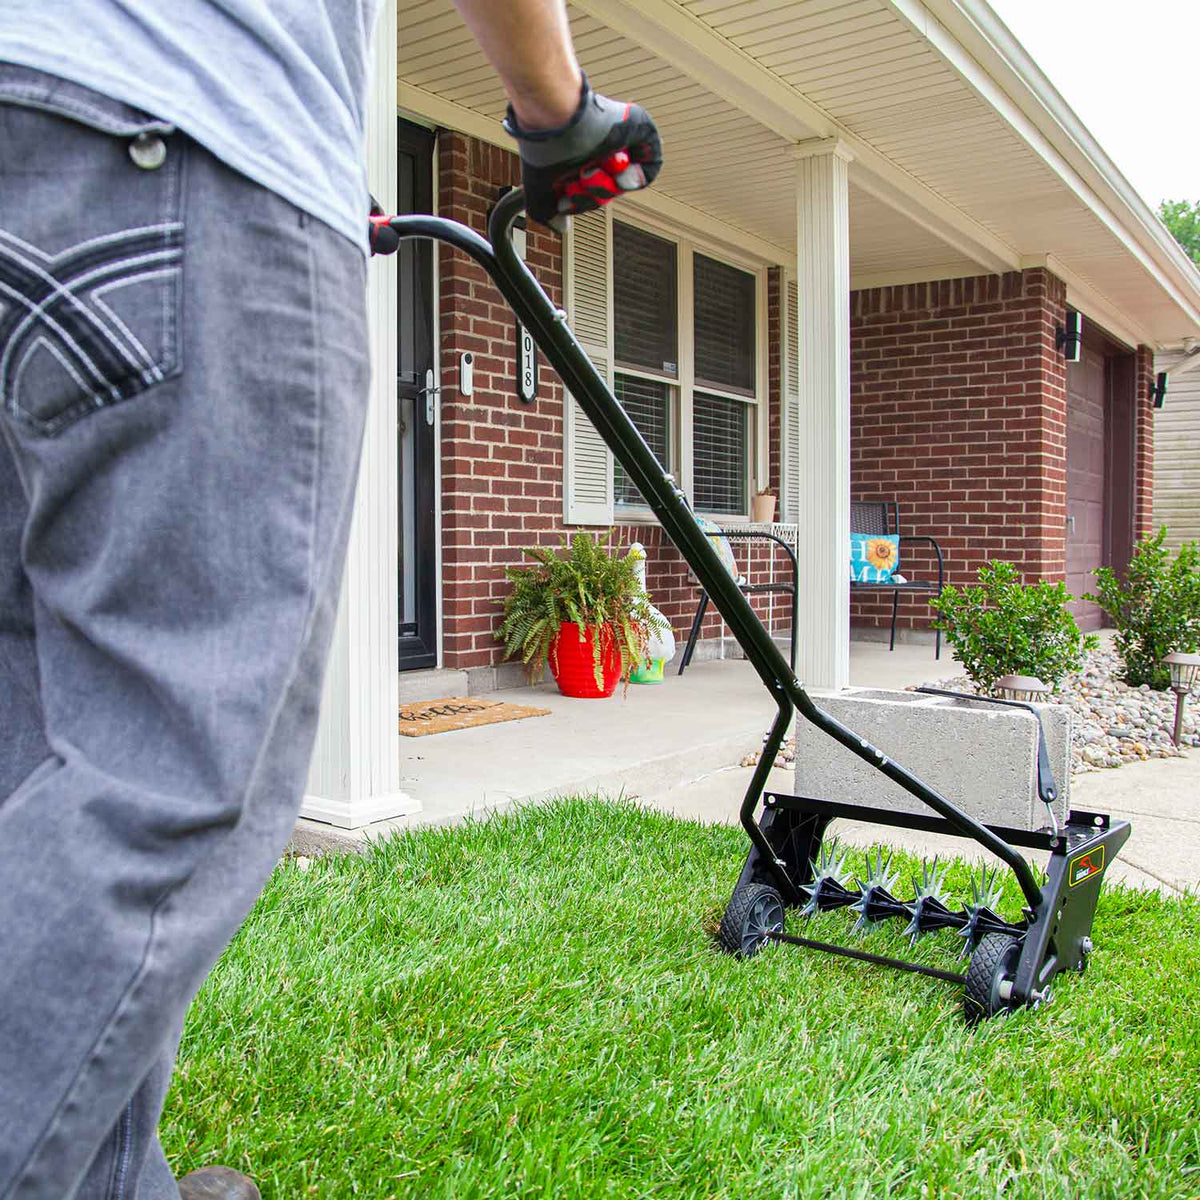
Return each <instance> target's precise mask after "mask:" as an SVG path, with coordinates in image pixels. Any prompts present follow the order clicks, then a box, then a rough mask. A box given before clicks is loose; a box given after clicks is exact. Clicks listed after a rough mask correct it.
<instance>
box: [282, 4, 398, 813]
mask: <svg viewBox="0 0 1200 1200" xmlns="http://www.w3.org/2000/svg"><path fill="white" fill-rule="evenodd" d="M367 176H368V179H369V180H370V184H371V191H372V193H373V194H374V195H375V196H376V197H377V198H378V200H379V202H380V204H382V205H383V207H384V208H385V209H387V211H388V212H394V211H395V207H394V206H395V203H396V0H386V3H385V4H384V6H383V10H382V12H381V13H380V16H379V25H378V28H377V29H376V33H375V62H374V69H373V79H372V85H371V96H370V105H369V124H368V135H367ZM363 220H364V221H365V220H366V214H365V213H364V214H363ZM367 275H368V313H369V320H370V333H371V364H372V380H371V397H370V405H369V408H368V412H367V428H366V436H365V439H364V442H363V457H362V470H361V472H360V474H359V479H358V498H357V500H356V503H355V511H354V522H353V525H352V527H351V530H350V546H349V550H348V553H347V557H346V573H345V576H344V577H343V580H342V597H341V603H340V605H339V608H338V616H337V624H336V626H335V627H334V634H333V649H332V652H331V654H330V658H329V670H328V674H327V676H326V679H325V692H324V695H323V697H322V700H321V721H320V726H319V728H318V731H317V744H316V748H315V749H314V751H313V761H312V766H311V768H310V770H309V779H308V791H307V795H306V796H305V797H304V804H303V807H302V808H301V810H300V815H301V816H303V817H312V818H313V819H315V820H318V821H327V822H329V823H330V824H332V825H339V826H341V827H342V828H344V829H354V828H357V827H359V826H361V825H367V824H370V823H371V822H372V821H382V820H385V819H387V818H389V817H398V816H403V815H405V814H407V813H411V812H415V811H416V810H417V809H418V808H419V805H418V804H417V803H416V802H415V801H414V800H413V799H412V798H411V797H410V796H407V795H405V793H404V792H402V791H401V790H400V732H399V705H400V695H399V663H398V659H397V653H398V651H397V634H398V623H399V597H398V595H397V586H398V585H397V570H396V563H397V553H398V550H397V536H398V530H397V519H396V513H397V494H398V486H399V483H398V478H397V469H398V462H397V457H396V332H397V331H396V267H395V260H394V259H379V260H377V261H373V262H372V263H371V264H370V266H369V268H368V272H367Z"/></svg>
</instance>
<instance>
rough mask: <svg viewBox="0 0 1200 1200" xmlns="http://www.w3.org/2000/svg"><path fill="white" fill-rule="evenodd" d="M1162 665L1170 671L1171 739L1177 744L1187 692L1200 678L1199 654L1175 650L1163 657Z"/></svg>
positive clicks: (1181, 732)
mask: <svg viewBox="0 0 1200 1200" xmlns="http://www.w3.org/2000/svg"><path fill="white" fill-rule="evenodd" d="M1163 665H1164V666H1165V667H1166V668H1167V670H1168V671H1170V672H1171V691H1173V692H1174V693H1175V732H1174V734H1173V735H1172V736H1171V741H1173V742H1174V743H1175V745H1176V746H1178V745H1179V739H1180V737H1181V736H1182V734H1183V712H1184V709H1185V708H1186V707H1187V698H1188V692H1190V691H1191V690H1192V685H1193V684H1194V683H1195V682H1196V680H1197V679H1200V654H1184V653H1183V652H1182V651H1178V650H1177V651H1176V652H1175V653H1174V654H1168V655H1167V657H1166V658H1164V659H1163Z"/></svg>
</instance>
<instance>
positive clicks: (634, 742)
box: [292, 641, 1200, 893]
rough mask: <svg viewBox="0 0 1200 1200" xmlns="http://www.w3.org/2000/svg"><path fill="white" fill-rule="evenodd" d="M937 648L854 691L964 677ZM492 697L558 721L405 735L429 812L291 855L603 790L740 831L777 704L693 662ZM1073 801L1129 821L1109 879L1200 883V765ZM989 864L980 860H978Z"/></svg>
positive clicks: (721, 669)
mask: <svg viewBox="0 0 1200 1200" xmlns="http://www.w3.org/2000/svg"><path fill="white" fill-rule="evenodd" d="M956 667H957V664H955V663H954V662H953V660H952V659H951V658H950V657H949V655H948V654H943V656H942V658H941V660H940V661H936V660H935V659H934V656H933V647H932V646H928V645H922V644H911V643H908V644H905V643H901V644H898V645H897V646H896V649H895V650H894V651H892V652H889V651H888V649H887V646H886V645H884V644H880V643H874V642H859V641H855V642H852V643H851V660H850V676H851V683H852V684H853V685H855V686H860V687H880V688H897V689H899V688H904V687H908V686H910V685H919V684H921V683H925V682H927V681H929V680H932V679H938V678H944V677H946V676H950V675H953V674H955V673H956ZM489 698H491V699H496V700H506V701H510V702H512V703H515V704H528V705H535V706H537V707H540V708H548V709H550V715H549V716H545V717H533V718H529V719H526V720H522V721H510V722H506V723H504V724H500V725H484V726H480V727H478V728H474V729H463V730H457V731H454V732H451V733H443V734H435V735H432V736H429V737H423V738H402V739H401V753H402V755H403V760H402V768H401V774H402V786H403V787H404V789H405V790H406V791H407V792H409V793H410V794H411V795H413V796H414V797H416V798H417V799H418V800H419V801H420V802H421V806H422V808H421V812H419V813H417V814H415V815H414V816H412V817H406V818H402V819H400V820H396V821H381V822H378V823H376V824H374V825H369V826H367V827H365V828H363V829H357V830H341V829H335V828H334V827H332V826H330V825H324V824H322V823H320V822H317V821H308V820H301V821H299V822H298V823H297V826H296V831H295V834H294V835H293V839H292V848H293V849H294V850H295V851H297V852H299V853H303V854H311V853H319V852H322V851H335V852H336V851H343V852H344V851H347V850H355V849H360V848H362V847H363V846H364V845H366V844H367V843H369V842H370V841H373V840H375V839H378V838H381V837H387V836H388V835H389V834H390V833H393V832H396V831H398V830H404V829H419V828H423V827H428V826H435V825H444V824H449V823H452V822H455V821H461V820H464V819H466V818H468V817H471V816H476V817H479V816H485V815H487V814H489V813H493V812H499V811H503V810H504V809H506V808H509V807H511V806H512V805H513V804H516V803H518V802H534V801H538V800H545V799H549V798H551V797H553V796H559V795H582V794H588V793H593V792H600V793H603V794H607V795H610V796H619V795H625V796H629V797H637V798H638V800H639V801H641V802H642V803H645V804H649V805H652V806H653V807H656V808H660V809H662V810H663V811H667V812H672V813H674V814H676V815H677V816H680V817H683V818H685V819H689V820H699V821H704V822H731V823H732V822H736V821H737V819H738V809H739V807H740V805H741V801H742V797H743V795H744V794H745V791H746V788H747V787H748V786H749V782H750V776H751V773H752V769H751V768H749V767H742V766H741V765H740V763H741V761H742V759H743V757H744V756H745V755H746V754H747V753H749V752H751V751H755V750H758V749H759V748H760V747H761V745H762V739H763V735H764V734H765V732H766V730H767V728H768V726H769V724H770V721H771V718H772V715H773V713H774V711H775V706H774V705H773V704H772V702H771V699H770V696H769V695H768V693H767V690H766V688H765V687H764V686H763V685H762V683H761V681H760V680H759V678H758V676H757V675H756V674H755V673H754V671H753V669H752V668H751V667H750V665H749V664H748V663H746V662H744V661H741V660H724V661H707V662H696V663H693V665H692V666H691V667H689V668H688V671H687V673H686V674H685V675H684V676H683V677H682V678H680V677H679V676H676V675H674V674H669V675H668V676H667V678H666V680H665V682H664V683H662V684H660V685H656V686H643V687H633V686H631V687H630V688H629V692H628V695H627V696H624V697H623V696H622V693H621V691H620V690H618V691H617V693H616V695H615V696H613V697H612V698H611V699H608V700H573V699H570V698H568V697H565V696H562V695H560V694H559V692H558V689H557V687H556V686H555V685H554V683H553V682H550V683H545V684H542V685H540V686H538V687H536V688H517V689H513V690H510V691H500V692H492V693H489ZM767 786H768V787H769V788H773V789H775V790H777V791H781V792H791V791H792V789H793V776H792V772H791V771H790V770H787V771H785V770H774V771H772V773H771V776H770V779H769V780H768V785H767ZM1071 801H1072V805H1073V806H1074V807H1078V808H1082V809H1088V810H1091V811H1095V812H1107V813H1111V814H1112V815H1113V816H1119V817H1125V818H1128V819H1130V820H1131V821H1132V822H1133V825H1134V830H1133V835H1132V837H1131V839H1130V841H1129V843H1128V844H1127V845H1126V847H1125V849H1124V850H1123V851H1122V853H1121V856H1120V857H1119V858H1118V859H1117V860H1116V861H1115V862H1114V864H1113V866H1112V868H1110V871H1109V877H1110V878H1111V879H1112V880H1114V881H1123V882H1126V883H1129V884H1131V885H1133V886H1137V887H1148V888H1158V889H1159V890H1162V891H1164V892H1167V893H1179V892H1181V891H1184V890H1188V889H1195V888H1197V887H1200V755H1193V756H1192V757H1191V758H1185V759H1173V760H1157V761H1151V762H1149V763H1141V764H1133V765H1129V766H1126V767H1122V768H1120V769H1119V770H1115V771H1105V772H1095V773H1090V774H1086V775H1083V776H1080V777H1077V778H1076V779H1075V780H1074V781H1073V784H1072V796H1071ZM831 830H832V832H835V833H836V834H837V835H838V836H840V837H842V838H843V839H845V840H846V841H849V842H852V843H858V844H862V845H869V844H873V843H876V842H885V843H887V844H890V845H895V846H899V847H903V848H905V849H908V850H911V851H913V852H914V853H917V854H922V855H927V856H928V857H931V858H932V857H933V855H935V854H941V855H943V856H945V855H947V854H951V855H964V854H966V855H968V856H969V855H971V854H972V853H973V852H974V851H975V847H974V844H973V843H971V842H966V841H963V840H961V839H957V838H947V837H937V836H936V835H928V834H918V833H915V832H912V831H908V830H903V829H895V828H890V827H889V828H883V827H877V826H871V825H860V824H858V823H844V822H836V823H835V827H831ZM978 853H979V854H980V855H983V853H984V852H983V851H981V850H980V851H979V852H978Z"/></svg>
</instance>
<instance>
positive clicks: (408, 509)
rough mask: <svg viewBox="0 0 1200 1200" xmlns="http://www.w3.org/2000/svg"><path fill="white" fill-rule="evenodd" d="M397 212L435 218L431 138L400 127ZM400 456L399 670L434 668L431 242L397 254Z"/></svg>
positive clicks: (404, 246) (411, 242) (405, 245)
mask: <svg viewBox="0 0 1200 1200" xmlns="http://www.w3.org/2000/svg"><path fill="white" fill-rule="evenodd" d="M399 126H400V128H399V139H398V141H399V160H398V164H397V165H398V171H397V175H398V179H397V193H398V206H397V209H398V211H399V212H401V213H432V212H433V141H434V139H433V134H432V133H431V132H430V131H429V130H428V129H422V128H421V127H420V126H418V125H411V124H409V123H408V122H407V121H401V122H400V123H399ZM395 261H396V269H397V270H398V271H399V273H400V279H399V295H398V297H397V322H398V324H399V343H400V345H399V367H398V374H397V378H396V401H397V403H396V435H397V437H396V442H397V453H398V454H399V456H400V487H399V520H400V537H399V547H400V561H399V572H400V670H402V671H415V670H419V669H420V668H423V667H434V666H437V580H436V567H437V543H436V524H435V521H434V512H435V506H436V503H437V497H436V495H435V493H434V470H433V467H434V457H435V455H436V453H437V439H436V436H435V434H436V425H435V421H436V414H437V407H438V394H437V391H436V384H437V375H436V370H435V364H434V355H433V243H432V242H429V241H426V240H424V239H422V240H419V241H418V240H415V239H408V240H405V241H404V242H402V243H401V245H400V249H399V251H397V253H396V259H395Z"/></svg>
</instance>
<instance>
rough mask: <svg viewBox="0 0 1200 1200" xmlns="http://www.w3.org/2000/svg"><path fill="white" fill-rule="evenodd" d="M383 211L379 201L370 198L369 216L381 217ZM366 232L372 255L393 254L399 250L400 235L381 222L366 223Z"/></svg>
mask: <svg viewBox="0 0 1200 1200" xmlns="http://www.w3.org/2000/svg"><path fill="white" fill-rule="evenodd" d="M384 215H385V214H384V211H383V209H382V208H380V206H379V201H378V200H376V199H375V197H374V196H372V197H371V216H373V217H382V216H384ZM367 232H368V235H369V237H370V242H371V253H372V254H395V253H396V251H397V250H399V249H400V235H399V234H398V233H397V232H396V231H395V230H394V229H393V228H392V227H391V226H390V225H387V224H385V223H383V222H381V221H368V222H367Z"/></svg>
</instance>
